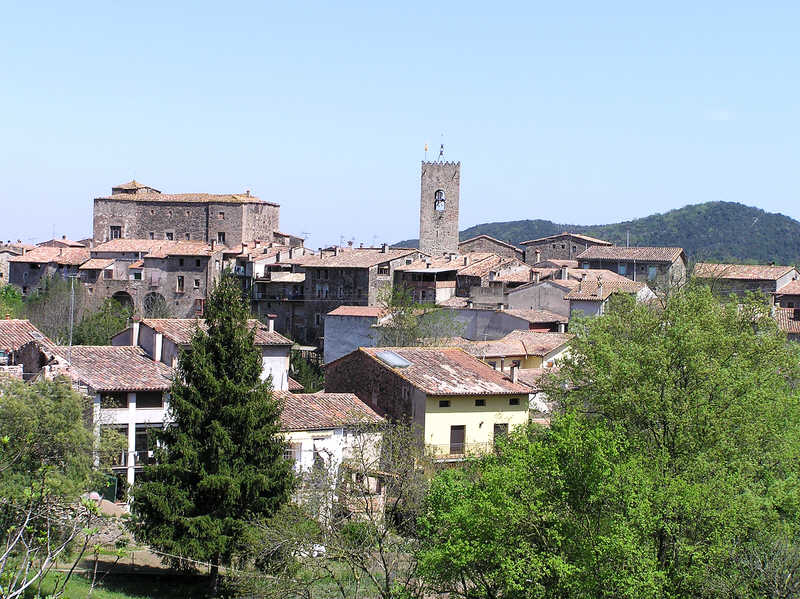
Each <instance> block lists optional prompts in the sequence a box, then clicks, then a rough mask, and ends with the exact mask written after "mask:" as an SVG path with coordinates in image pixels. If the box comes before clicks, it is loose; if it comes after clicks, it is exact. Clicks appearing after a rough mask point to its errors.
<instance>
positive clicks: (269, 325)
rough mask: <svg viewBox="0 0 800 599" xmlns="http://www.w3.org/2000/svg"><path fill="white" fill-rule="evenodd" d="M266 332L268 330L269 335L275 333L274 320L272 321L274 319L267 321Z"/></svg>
mask: <svg viewBox="0 0 800 599" xmlns="http://www.w3.org/2000/svg"><path fill="white" fill-rule="evenodd" d="M267 330H268V331H269V332H270V333H273V332H275V319H274V318H270V319H269V320H268V321H267Z"/></svg>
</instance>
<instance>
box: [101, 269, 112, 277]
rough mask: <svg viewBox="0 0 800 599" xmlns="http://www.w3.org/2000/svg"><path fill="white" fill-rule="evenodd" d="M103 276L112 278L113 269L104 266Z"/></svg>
mask: <svg viewBox="0 0 800 599" xmlns="http://www.w3.org/2000/svg"><path fill="white" fill-rule="evenodd" d="M103 278H104V279H113V278H114V271H113V270H112V269H110V268H106V269H105V270H104V271H103Z"/></svg>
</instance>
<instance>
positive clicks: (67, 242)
mask: <svg viewBox="0 0 800 599" xmlns="http://www.w3.org/2000/svg"><path fill="white" fill-rule="evenodd" d="M36 245H37V246H38V247H64V246H66V247H73V248H83V247H86V244H85V243H81V242H80V241H72V240H71V239H67V238H66V237H62V238H61V239H48V240H47V241H40V242H39V243H37V244H36Z"/></svg>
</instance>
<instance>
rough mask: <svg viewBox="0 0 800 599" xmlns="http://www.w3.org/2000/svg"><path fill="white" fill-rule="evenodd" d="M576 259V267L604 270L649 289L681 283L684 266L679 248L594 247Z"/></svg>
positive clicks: (685, 262)
mask: <svg viewBox="0 0 800 599" xmlns="http://www.w3.org/2000/svg"><path fill="white" fill-rule="evenodd" d="M577 260H578V265H579V267H580V268H592V269H598V268H604V269H606V270H610V271H612V272H615V273H617V274H620V275H622V276H624V277H626V278H628V279H630V280H632V281H643V282H646V283H648V285H650V286H651V287H652V286H664V285H673V284H682V283H684V282H685V281H686V276H687V266H688V262H687V259H686V253H685V252H684V251H683V248H679V247H618V246H603V245H594V246H591V247H589V248H587V249H586V250H585V251H584V252H582V253H580V254H579V255H578V256H577Z"/></svg>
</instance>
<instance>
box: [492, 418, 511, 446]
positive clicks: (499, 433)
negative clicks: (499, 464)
mask: <svg viewBox="0 0 800 599" xmlns="http://www.w3.org/2000/svg"><path fill="white" fill-rule="evenodd" d="M507 436H508V424H507V423H503V424H495V425H494V443H495V445H497V442H498V441H499V440H501V439H502V438H503V437H507Z"/></svg>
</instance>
